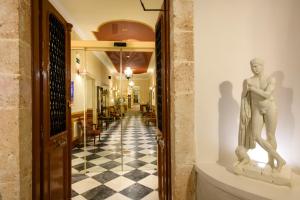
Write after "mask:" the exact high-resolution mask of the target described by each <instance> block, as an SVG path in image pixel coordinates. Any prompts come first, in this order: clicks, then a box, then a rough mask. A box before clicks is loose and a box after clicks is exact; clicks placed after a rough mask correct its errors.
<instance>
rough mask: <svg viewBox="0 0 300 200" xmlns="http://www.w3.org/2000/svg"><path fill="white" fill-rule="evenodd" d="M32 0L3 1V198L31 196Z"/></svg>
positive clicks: (0, 48)
mask: <svg viewBox="0 0 300 200" xmlns="http://www.w3.org/2000/svg"><path fill="white" fill-rule="evenodd" d="M30 13H31V10H30V0H1V1H0V58H1V59H0V60H1V63H0V113H1V114H0V160H1V164H0V199H1V198H2V199H3V200H6V199H9V200H14V199H22V200H23V199H25V200H26V199H31V188H32V183H31V182H32V122H31V119H32V117H31V116H32V109H31V99H32V97H31V26H30V23H31V19H30V17H31V15H30Z"/></svg>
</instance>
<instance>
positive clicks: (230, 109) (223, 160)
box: [218, 81, 239, 167]
mask: <svg viewBox="0 0 300 200" xmlns="http://www.w3.org/2000/svg"><path fill="white" fill-rule="evenodd" d="M232 89H233V88H232V83H231V82H229V81H224V82H222V83H221V84H220V85H219V90H220V94H221V97H220V99H219V105H218V106H219V160H218V163H219V164H220V165H222V166H224V167H230V166H232V164H233V161H234V156H235V154H234V150H235V148H236V146H235V144H236V142H237V140H238V138H237V136H238V117H239V104H238V103H237V101H235V99H234V98H233V96H232ZM235 141H236V142H235Z"/></svg>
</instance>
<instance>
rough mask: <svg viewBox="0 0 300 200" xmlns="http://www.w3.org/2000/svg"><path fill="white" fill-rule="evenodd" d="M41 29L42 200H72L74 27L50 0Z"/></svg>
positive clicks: (43, 12)
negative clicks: (72, 53)
mask: <svg viewBox="0 0 300 200" xmlns="http://www.w3.org/2000/svg"><path fill="white" fill-rule="evenodd" d="M41 29H42V30H41V32H42V49H41V51H42V88H41V99H42V108H41V112H42V126H41V127H42V141H43V142H42V145H43V147H42V151H43V153H42V169H43V171H42V178H43V179H42V180H43V189H42V198H43V199H51V200H60V199H69V198H70V193H71V131H70V123H71V112H70V111H71V110H70V82H71V80H70V79H71V78H70V77H71V76H70V75H71V74H70V31H71V25H70V24H68V23H67V22H66V20H65V19H64V18H63V17H62V16H61V15H60V14H59V13H58V12H57V11H56V9H55V8H54V7H53V6H52V5H51V4H50V3H49V2H48V1H47V0H44V1H43V3H42V20H41Z"/></svg>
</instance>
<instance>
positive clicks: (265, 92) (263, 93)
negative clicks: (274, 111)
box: [249, 78, 275, 99]
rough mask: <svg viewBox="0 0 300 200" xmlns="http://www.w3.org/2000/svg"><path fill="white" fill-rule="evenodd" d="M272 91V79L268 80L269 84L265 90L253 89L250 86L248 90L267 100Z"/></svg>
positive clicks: (273, 83)
mask: <svg viewBox="0 0 300 200" xmlns="http://www.w3.org/2000/svg"><path fill="white" fill-rule="evenodd" d="M274 89H275V79H274V78H272V79H271V80H269V84H268V86H267V88H266V89H265V90H262V89H260V88H256V87H253V86H250V88H249V90H250V91H251V92H254V93H256V94H258V95H260V96H262V97H263V98H265V99H268V98H270V96H272V94H273V92H274Z"/></svg>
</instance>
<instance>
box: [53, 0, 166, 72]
mask: <svg viewBox="0 0 300 200" xmlns="http://www.w3.org/2000/svg"><path fill="white" fill-rule="evenodd" d="M49 1H50V2H51V3H52V4H53V5H54V7H55V8H56V9H57V10H58V11H59V12H60V13H61V14H62V16H64V18H65V19H66V20H67V21H68V22H69V23H71V24H73V30H74V31H75V32H76V33H77V34H78V35H79V37H80V38H81V39H83V40H96V38H95V36H94V34H93V31H97V29H98V27H99V26H100V25H101V24H103V23H105V22H108V21H113V20H120V19H123V20H124V19H125V20H134V21H139V22H142V23H145V24H147V25H149V26H151V27H152V28H153V29H154V28H155V24H156V20H157V17H158V14H159V12H157V11H154V12H151V11H150V12H149V11H144V10H143V8H142V6H141V4H140V0H49ZM142 1H143V3H144V5H145V7H146V8H148V9H158V8H161V6H162V4H163V0H142ZM95 55H96V56H97V57H98V58H99V59H100V60H101V61H102V62H103V63H106V64H105V65H106V66H107V67H108V69H109V70H110V71H111V72H112V73H116V70H115V68H114V67H113V64H112V63H111V62H109V61H108V59H107V57H106V56H105V54H104V53H103V52H97V53H96V52H95ZM154 67H155V61H154V58H153V56H152V57H151V60H150V64H149V67H148V72H147V74H149V73H150V74H151V73H152V72H153V69H154ZM141 75H142V74H141Z"/></svg>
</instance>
